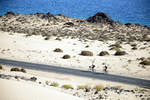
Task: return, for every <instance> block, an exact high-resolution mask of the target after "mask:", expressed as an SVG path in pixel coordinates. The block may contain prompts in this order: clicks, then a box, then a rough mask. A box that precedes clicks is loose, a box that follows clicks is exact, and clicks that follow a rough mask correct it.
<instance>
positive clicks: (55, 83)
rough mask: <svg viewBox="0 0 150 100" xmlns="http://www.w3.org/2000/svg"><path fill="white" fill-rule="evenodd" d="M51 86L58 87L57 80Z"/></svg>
mask: <svg viewBox="0 0 150 100" xmlns="http://www.w3.org/2000/svg"><path fill="white" fill-rule="evenodd" d="M50 86H54V87H58V86H59V84H58V83H57V82H52V83H51V85H50Z"/></svg>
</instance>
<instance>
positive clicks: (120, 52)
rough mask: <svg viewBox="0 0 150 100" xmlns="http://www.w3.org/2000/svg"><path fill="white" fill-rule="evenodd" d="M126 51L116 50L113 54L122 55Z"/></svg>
mask: <svg viewBox="0 0 150 100" xmlns="http://www.w3.org/2000/svg"><path fill="white" fill-rule="evenodd" d="M126 54H127V53H126V52H125V51H120V50H118V51H116V53H115V56H122V55H126Z"/></svg>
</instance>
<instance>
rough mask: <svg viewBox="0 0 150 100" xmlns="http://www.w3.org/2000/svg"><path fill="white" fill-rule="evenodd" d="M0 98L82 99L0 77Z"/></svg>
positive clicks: (29, 99)
mask: <svg viewBox="0 0 150 100" xmlns="http://www.w3.org/2000/svg"><path fill="white" fill-rule="evenodd" d="M0 100H83V99H80V98H78V97H74V96H71V95H69V94H65V93H61V92H58V91H56V90H54V89H50V88H46V87H41V86H37V85H33V84H27V83H23V82H18V81H13V80H5V79H0Z"/></svg>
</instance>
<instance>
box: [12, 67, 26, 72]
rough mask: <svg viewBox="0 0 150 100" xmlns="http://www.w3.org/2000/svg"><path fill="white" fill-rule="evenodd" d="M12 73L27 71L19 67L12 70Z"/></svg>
mask: <svg viewBox="0 0 150 100" xmlns="http://www.w3.org/2000/svg"><path fill="white" fill-rule="evenodd" d="M10 71H17V72H23V73H26V70H25V69H23V68H21V69H19V68H17V67H15V68H11V69H10Z"/></svg>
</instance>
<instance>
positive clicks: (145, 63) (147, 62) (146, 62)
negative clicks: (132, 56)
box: [140, 58, 150, 65]
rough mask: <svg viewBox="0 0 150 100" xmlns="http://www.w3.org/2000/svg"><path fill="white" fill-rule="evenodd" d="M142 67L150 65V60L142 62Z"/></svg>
mask: <svg viewBox="0 0 150 100" xmlns="http://www.w3.org/2000/svg"><path fill="white" fill-rule="evenodd" d="M140 64H141V65H150V59H149V58H147V59H144V60H143V61H141V62H140Z"/></svg>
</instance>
